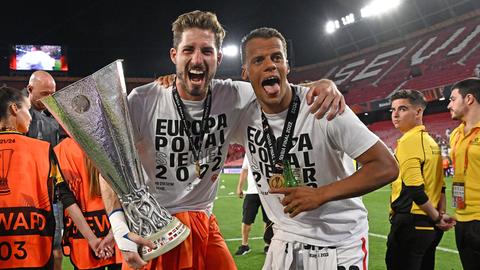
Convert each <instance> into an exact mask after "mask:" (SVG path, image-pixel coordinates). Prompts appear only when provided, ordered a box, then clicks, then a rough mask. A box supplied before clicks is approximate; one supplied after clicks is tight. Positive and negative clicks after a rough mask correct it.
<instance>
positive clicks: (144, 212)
mask: <svg viewBox="0 0 480 270" xmlns="http://www.w3.org/2000/svg"><path fill="white" fill-rule="evenodd" d="M126 95H127V92H126V86H125V79H124V76H123V68H122V61H121V60H117V61H115V62H113V63H111V64H110V65H108V66H106V67H104V68H102V69H100V70H99V71H97V72H95V73H94V74H92V75H90V76H88V77H85V78H83V79H82V80H80V81H77V82H75V83H73V84H71V85H69V86H67V87H65V88H63V89H62V90H60V91H57V92H56V93H55V94H53V95H51V96H48V97H46V98H43V99H42V102H43V103H44V104H45V106H46V107H47V108H48V110H49V111H50V112H51V113H52V114H53V116H54V117H55V118H56V119H57V121H58V122H59V123H60V124H61V125H62V126H63V128H64V129H65V130H66V131H67V133H68V134H69V135H70V136H71V137H72V138H73V139H74V140H75V141H77V143H78V144H79V145H80V146H81V148H82V149H83V150H84V152H85V153H86V154H87V155H88V157H89V158H90V159H91V160H92V161H93V163H94V164H95V166H96V167H97V168H98V170H99V171H100V174H101V175H102V176H103V178H104V179H105V180H106V181H107V182H108V183H109V184H110V186H111V187H112V189H113V190H114V191H115V192H116V193H117V195H118V198H119V199H120V202H121V204H122V207H123V209H124V212H125V216H126V219H127V223H128V226H129V228H130V230H131V231H133V232H135V233H137V234H138V235H140V236H142V237H144V238H146V239H148V240H151V241H153V242H154V243H155V244H156V246H157V248H156V249H154V250H152V249H150V248H148V247H142V249H141V250H140V251H139V253H140V255H141V256H142V258H143V259H144V260H146V261H148V260H150V259H153V258H155V257H158V256H160V255H161V254H163V253H165V252H167V251H169V250H171V249H172V248H174V247H175V246H177V245H178V244H180V243H181V242H182V241H183V240H185V238H187V236H188V234H189V233H190V229H189V228H188V227H187V226H185V225H184V224H183V223H181V222H180V221H179V220H178V219H177V218H176V217H174V216H172V215H171V214H170V213H169V212H168V211H167V210H166V209H165V208H164V207H162V206H161V205H160V204H159V203H158V202H157V200H156V199H155V198H154V197H153V196H152V195H151V194H150V193H149V192H148V189H147V186H146V185H145V179H144V175H143V173H142V168H141V164H140V161H139V159H138V154H137V151H136V149H135V146H134V141H133V134H132V125H131V122H130V116H129V113H128V107H127V99H126Z"/></svg>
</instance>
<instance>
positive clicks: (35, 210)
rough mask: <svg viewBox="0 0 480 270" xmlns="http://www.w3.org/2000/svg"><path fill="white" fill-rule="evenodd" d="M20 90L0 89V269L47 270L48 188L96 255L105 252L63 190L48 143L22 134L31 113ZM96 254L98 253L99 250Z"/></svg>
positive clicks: (50, 220) (49, 260) (50, 260)
mask: <svg viewBox="0 0 480 270" xmlns="http://www.w3.org/2000/svg"><path fill="white" fill-rule="evenodd" d="M30 106H31V105H30V100H29V99H28V98H27V97H26V96H25V95H24V94H22V92H21V91H20V90H17V89H14V88H10V87H0V232H1V233H0V269H14V268H18V269H25V268H28V269H53V255H52V253H53V251H52V250H53V235H54V230H55V218H54V216H53V210H52V201H53V194H54V188H56V189H57V190H58V195H59V197H60V200H61V201H62V203H63V205H64V207H65V209H66V210H67V212H68V213H69V214H70V215H71V216H72V219H73V220H74V222H75V223H76V224H78V228H79V230H80V231H81V232H82V234H83V235H85V238H86V239H88V243H89V246H90V247H91V248H92V249H94V250H96V251H97V253H98V254H99V256H105V255H102V254H104V253H105V251H104V252H101V250H99V249H98V247H99V246H100V244H101V241H102V240H101V239H99V238H97V237H95V235H94V234H93V232H92V231H91V230H90V229H89V226H88V224H87V223H86V221H85V219H84V218H83V216H82V213H81V211H80V209H79V208H78V205H77V204H76V201H75V197H74V196H73V194H72V192H71V191H70V190H69V189H68V186H67V184H66V183H65V181H64V180H63V177H62V174H61V172H60V170H59V166H58V164H57V161H56V157H55V154H54V153H53V151H52V149H51V146H50V143H48V142H44V141H41V140H38V139H33V138H29V137H27V136H25V133H26V132H27V131H28V128H29V126H30V122H31V120H32V117H31V115H30V113H29V108H30ZM101 253H102V254H101Z"/></svg>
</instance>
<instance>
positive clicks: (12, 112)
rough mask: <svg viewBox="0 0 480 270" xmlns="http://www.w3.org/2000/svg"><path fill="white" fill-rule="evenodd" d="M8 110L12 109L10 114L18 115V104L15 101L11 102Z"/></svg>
mask: <svg viewBox="0 0 480 270" xmlns="http://www.w3.org/2000/svg"><path fill="white" fill-rule="evenodd" d="M8 110H9V111H10V114H11V115H13V116H17V113H18V106H17V104H15V103H12V104H10V106H8Z"/></svg>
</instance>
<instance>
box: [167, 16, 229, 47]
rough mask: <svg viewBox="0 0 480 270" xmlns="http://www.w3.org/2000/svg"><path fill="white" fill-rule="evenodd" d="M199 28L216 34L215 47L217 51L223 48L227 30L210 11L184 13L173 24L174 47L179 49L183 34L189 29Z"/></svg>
mask: <svg viewBox="0 0 480 270" xmlns="http://www.w3.org/2000/svg"><path fill="white" fill-rule="evenodd" d="M191 28H199V29H203V30H210V31H212V32H213V33H214V34H215V45H216V46H217V50H220V49H221V48H222V43H223V38H225V30H224V29H223V27H222V25H221V24H220V22H219V21H218V19H217V15H215V14H214V13H212V12H208V11H200V10H194V11H191V12H188V13H184V14H182V15H180V16H178V18H177V19H176V20H175V21H174V22H173V23H172V32H173V47H174V48H175V49H178V44H180V42H181V41H182V34H183V32H185V31H186V30H188V29H191Z"/></svg>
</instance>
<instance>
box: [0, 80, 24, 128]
mask: <svg viewBox="0 0 480 270" xmlns="http://www.w3.org/2000/svg"><path fill="white" fill-rule="evenodd" d="M26 97H27V96H26V95H25V93H24V92H23V91H21V90H18V89H16V88H12V87H8V86H2V87H0V119H1V120H5V119H6V117H7V116H8V107H9V106H10V104H12V103H14V104H16V105H17V106H18V107H19V108H21V107H22V103H23V102H24V100H25V98H26Z"/></svg>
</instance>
